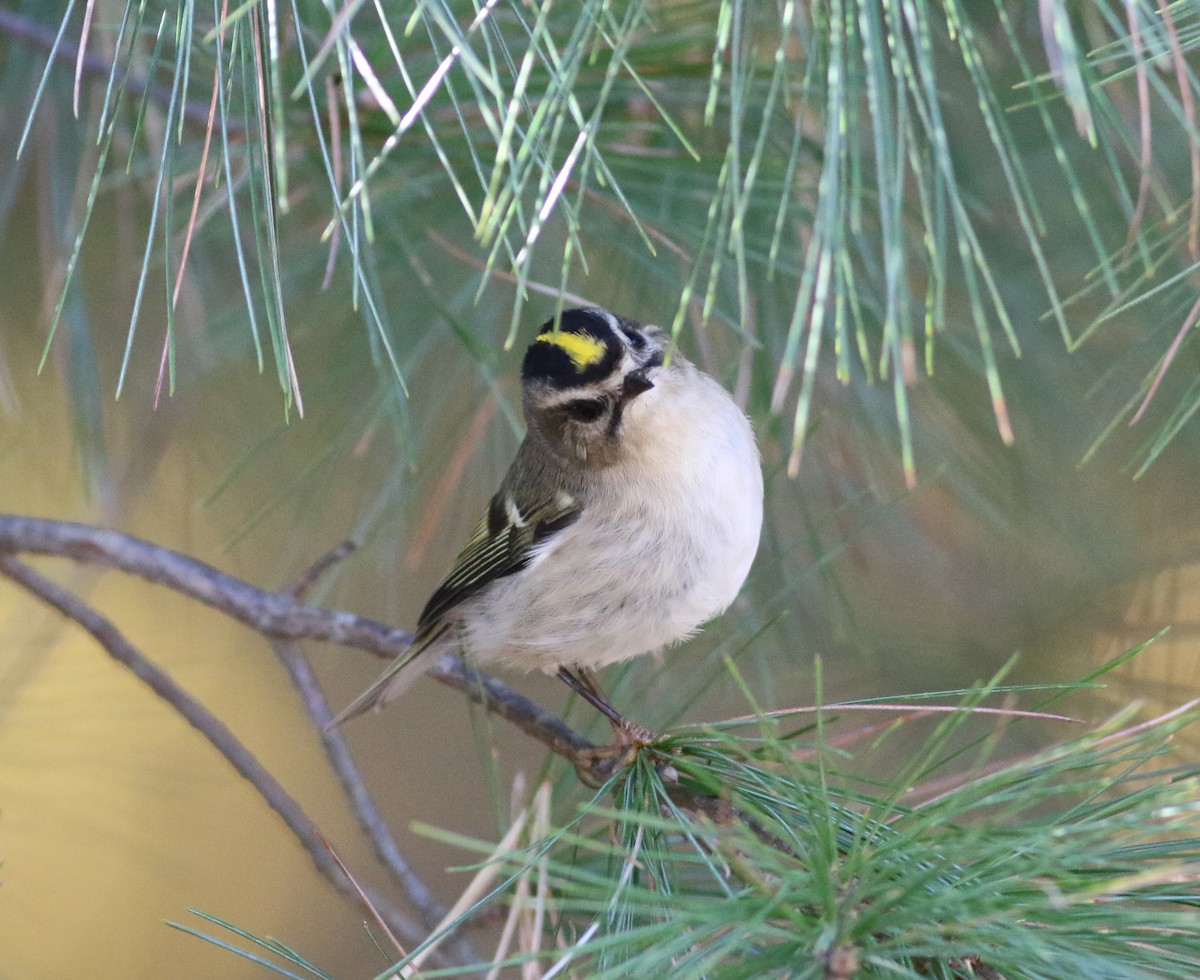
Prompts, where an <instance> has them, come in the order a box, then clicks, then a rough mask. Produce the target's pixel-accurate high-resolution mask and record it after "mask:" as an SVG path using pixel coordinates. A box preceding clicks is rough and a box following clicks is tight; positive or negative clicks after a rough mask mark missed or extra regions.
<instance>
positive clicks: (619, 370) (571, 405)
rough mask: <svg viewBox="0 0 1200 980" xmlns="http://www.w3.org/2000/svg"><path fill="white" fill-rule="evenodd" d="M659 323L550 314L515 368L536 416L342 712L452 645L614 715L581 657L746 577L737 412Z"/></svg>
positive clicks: (750, 476)
mask: <svg viewBox="0 0 1200 980" xmlns="http://www.w3.org/2000/svg"><path fill="white" fill-rule="evenodd" d="M667 341H668V338H667V337H666V336H665V335H664V334H663V332H662V330H660V329H659V328H658V327H654V326H644V325H642V324H640V323H638V322H637V321H635V320H629V319H626V318H625V317H620V316H616V315H614V314H612V313H609V312H608V311H607V310H601V309H596V308H588V309H573V310H567V311H565V312H564V313H563V314H562V317H561V321H560V322H559V323H558V325H557V327H556V325H555V323H554V321H550V322H548V323H546V324H545V325H544V326H543V327H542V329H541V330H540V331H539V332H538V335H537V337H536V339H535V340H534V341H533V343H532V344H530V346H529V350H528V351H527V352H526V354H525V360H524V363H523V365H522V368H521V381H522V383H523V388H524V410H525V421H526V425H527V427H528V432H527V434H526V436H525V439H524V441H523V442H522V443H521V446H520V448H519V449H518V450H517V455H516V458H515V459H514V460H513V462H512V465H511V466H510V467H509V469H508V473H507V474H506V475H505V477H504V481H503V482H502V483H501V484H500V489H499V491H497V493H496V495H495V496H494V497H492V500H491V503H490V504H489V505H488V509H487V513H486V514H485V515H484V517H483V519H482V520H481V521H480V522H479V524H478V525H477V526H476V528H475V531H474V533H472V535H471V538H470V540H469V541H468V542H467V545H466V547H465V548H464V549H463V551H462V554H460V555H459V556H458V560H457V561H456V562H455V563H454V567H453V568H452V569H451V570H450V574H449V575H447V576H446V578H445V580H444V581H443V582H442V584H441V585H440V586H438V588H437V590H436V591H435V592H434V593H433V595H432V597H430V599H429V602H428V604H427V605H426V606H425V610H424V612H422V613H421V618H420V619H419V620H418V622H417V630H416V635H415V637H414V639H413V644H412V647H411V649H410V650H409V651H408V653H406V654H404V655H402V656H400V657H399V658H398V659H397V660H396V661H395V662H394V663H392V664H390V665H389V666H388V668H387V669H386V670H385V671H384V672H383V674H382V676H381V677H380V678H379V679H378V680H377V681H375V683H374V684H372V685H371V686H370V687H369V688H368V689H367V690H366V691H365V692H363V694H362V695H361V696H360V697H358V698H357V699H356V700H355V701H354V702H353V703H352V704H350V705H349V707H347V708H346V709H345V710H344V711H343V712H342V713H341V714H340V715H339V716H338V718H337V719H336V721H335V724H336V723H339V722H341V721H344V720H345V719H347V718H350V717H352V716H354V715H356V714H359V713H360V712H362V711H364V710H366V709H367V708H370V707H378V706H381V705H383V704H386V703H387V702H388V701H391V700H392V699H393V698H395V697H397V696H399V695H400V694H401V693H402V692H403V691H404V690H405V689H406V688H407V687H408V685H409V684H411V683H412V681H413V680H414V679H415V678H416V677H418V676H420V674H421V673H423V672H424V671H425V670H426V669H428V668H429V667H432V666H433V664H434V663H435V662H436V660H437V659H438V657H439V656H440V655H441V654H442V653H444V652H445V651H447V650H450V649H454V648H456V647H457V648H459V649H461V650H462V652H463V653H464V654H465V656H466V657H467V659H468V660H469V661H470V662H472V663H476V664H482V665H487V664H492V665H496V666H499V667H515V668H518V669H520V670H532V669H534V668H537V669H540V670H544V671H547V672H551V671H558V672H559V674H560V676H562V677H563V679H564V680H566V681H567V682H568V683H569V684H570V685H571V686H572V687H573V688H575V689H576V690H577V691H579V693H580V694H582V695H583V696H584V697H585V698H587V700H589V701H591V703H593V704H594V705H596V707H598V708H599V709H600V710H601V711H603V712H604V713H605V714H606V715H608V717H609V718H610V720H612V721H613V723H614V724H615V725H620V724H621V722H622V721H623V720H622V719H621V718H620V716H619V715H617V714H616V712H615V711H613V709H612V708H611V707H610V706H608V704H607V701H605V700H604V699H603V695H602V694H600V692H599V689H598V688H597V687H596V686H595V684H594V681H592V680H591V678H590V675H589V674H588V671H590V669H591V668H594V667H602V666H604V665H605V664H611V663H616V662H618V661H621V660H627V659H629V658H630V657H636V656H637V655H638V654H642V653H649V652H651V651H655V650H658V649H660V648H661V647H663V646H666V645H667V644H670V643H674V642H676V641H678V640H681V639H683V638H685V637H687V636H689V635H691V634H692V633H693V632H694V631H695V630H696V629H697V627H699V626H700V625H701V624H702V623H704V622H705V621H706V620H709V619H711V618H712V617H713V616H715V615H717V614H718V613H719V612H721V611H722V610H724V609H725V608H726V607H727V606H728V605H729V604H730V603H731V602H732V601H733V599H734V597H735V596H736V595H737V593H738V590H739V589H740V588H741V587H742V583H743V582H744V581H745V579H746V575H747V573H748V572H749V570H750V564H751V562H752V561H753V560H754V554H755V552H756V551H757V549H758V536H759V531H760V529H761V526H762V503H763V483H762V469H761V465H760V460H759V455H758V448H757V446H756V445H755V442H754V433H753V432H752V431H751V429H750V423H749V422H748V421H747V419H746V416H745V415H744V414H743V413H742V411H741V410H740V409H739V408H738V407H737V405H736V404H735V403H734V401H733V399H732V398H731V397H730V396H729V394H728V393H727V392H726V391H725V389H724V388H722V387H721V386H720V385H719V384H718V383H717V382H716V381H714V380H713V379H712V378H711V377H709V376H708V375H707V374H705V373H704V372H703V371H701V370H699V369H698V368H696V367H695V366H694V365H693V364H691V363H690V362H689V361H687V360H686V359H685V358H684V357H682V356H681V355H680V354H679V353H678V351H675V352H673V353H672V355H671V359H670V363H669V364H664V363H663V361H664V355H665V353H666V346H667Z"/></svg>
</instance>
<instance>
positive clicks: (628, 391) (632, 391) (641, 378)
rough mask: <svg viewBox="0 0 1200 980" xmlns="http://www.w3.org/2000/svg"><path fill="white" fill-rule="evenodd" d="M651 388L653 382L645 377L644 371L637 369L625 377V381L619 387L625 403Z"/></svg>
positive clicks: (643, 369)
mask: <svg viewBox="0 0 1200 980" xmlns="http://www.w3.org/2000/svg"><path fill="white" fill-rule="evenodd" d="M653 387H654V382H653V381H651V380H650V379H649V378H648V377H647V376H646V369H645V368H638V369H637V370H636V371H630V372H629V373H628V374H627V375H625V381H624V382H623V383H622V385H621V397H622V398H623V399H624V400H625V401H629V400H630V399H632V398H637V396H638V395H640V394H642V393H643V392H646V391H649V390H650V389H651V388H653Z"/></svg>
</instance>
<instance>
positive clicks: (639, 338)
mask: <svg viewBox="0 0 1200 980" xmlns="http://www.w3.org/2000/svg"><path fill="white" fill-rule="evenodd" d="M620 327H621V333H623V334H624V335H625V339H626V340H628V341H629V346H630V347H632V348H633V349H634V350H642V349H643V348H644V347H645V346H646V338H645V337H644V336H643V335H642V332H641V331H640V330H635V329H633V327H628V326H626V325H625V324H624V323H621V324H620Z"/></svg>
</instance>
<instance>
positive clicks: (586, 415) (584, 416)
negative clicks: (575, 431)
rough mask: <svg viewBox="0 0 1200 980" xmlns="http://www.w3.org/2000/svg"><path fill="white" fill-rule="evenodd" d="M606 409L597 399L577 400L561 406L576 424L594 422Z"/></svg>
mask: <svg viewBox="0 0 1200 980" xmlns="http://www.w3.org/2000/svg"><path fill="white" fill-rule="evenodd" d="M607 408H608V406H607V405H606V404H605V403H604V402H603V401H602V400H601V399H599V398H577V399H576V400H575V401H570V402H567V403H566V404H565V405H563V406H562V410H563V411H564V412H566V414H567V415H568V416H569V417H570V418H572V419H574V420H575V421H576V422H595V421H596V420H597V419H598V418H600V416H602V415H603V414H604V413H605V411H606V410H607Z"/></svg>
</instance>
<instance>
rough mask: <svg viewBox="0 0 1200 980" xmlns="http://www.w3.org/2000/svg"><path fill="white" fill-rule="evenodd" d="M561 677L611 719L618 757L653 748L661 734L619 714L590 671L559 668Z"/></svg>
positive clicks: (614, 747)
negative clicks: (648, 746) (640, 749)
mask: <svg viewBox="0 0 1200 980" xmlns="http://www.w3.org/2000/svg"><path fill="white" fill-rule="evenodd" d="M558 676H559V678H560V679H561V680H562V682H563V683H564V684H566V685H567V687H569V688H570V689H571V690H572V691H574V692H575V693H576V694H578V695H579V696H580V697H581V698H583V700H585V701H586V702H587V703H588V704H590V705H591V706H592V707H593V708H595V709H596V710H597V711H599V712H600V714H602V715H604V717H605V718H607V719H608V723H609V724H610V725H612V728H613V735H614V741H613V745H612V746H611V748H612V749H613V750H614V754H616V755H618V756H624V755H626V754H627V753H628V752H629V751H631V750H632V751H634V752H636V751H637V750H638V749H639V748H641V747H642V746H643V745H649V744H650V743H651V742H653V741H655V740H656V739H657V738H658V732H655V731H652V730H651V729H649V728H646V727H645V726H644V725H639V724H638V723H637V722H634V721H630V720H629V719H628V718H626V717H625V716H624V715H622V714H621V713H620V712H619V711H617V709H616V708H614V707H613V706H612V704H611V703H610V702H609V700H608V698H607V697H605V695H604V691H603V690H601V688H600V684H599V682H598V681H597V680H596V675H595V674H593V673H592V672H591V671H590V670H588V669H587V668H586V667H576V668H574V669H571V668H568V667H559V668H558Z"/></svg>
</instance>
